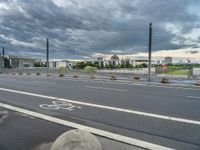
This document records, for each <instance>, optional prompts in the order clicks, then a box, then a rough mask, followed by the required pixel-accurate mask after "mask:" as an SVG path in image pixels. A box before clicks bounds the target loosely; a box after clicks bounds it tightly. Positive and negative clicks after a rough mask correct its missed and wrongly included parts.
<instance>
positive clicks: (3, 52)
mask: <svg viewBox="0 0 200 150" xmlns="http://www.w3.org/2000/svg"><path fill="white" fill-rule="evenodd" d="M2 57H3V58H2V69H4V68H5V62H4V57H5V48H4V47H2Z"/></svg>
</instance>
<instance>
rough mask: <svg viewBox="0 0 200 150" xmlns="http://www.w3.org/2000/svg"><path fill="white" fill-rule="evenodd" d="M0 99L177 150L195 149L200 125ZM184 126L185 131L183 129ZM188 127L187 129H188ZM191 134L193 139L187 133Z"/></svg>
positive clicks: (12, 97) (32, 99)
mask: <svg viewBox="0 0 200 150" xmlns="http://www.w3.org/2000/svg"><path fill="white" fill-rule="evenodd" d="M0 95H1V97H0V102H1V103H5V104H10V105H12V106H17V107H20V108H24V109H28V110H33V111H35V112H40V113H43V114H47V115H50V116H53V117H56V118H60V119H63V120H68V121H72V122H75V123H79V124H82V125H87V126H90V127H95V128H98V129H102V130H105V131H109V132H112V133H117V134H120V135H124V136H128V137H133V138H137V139H140V140H144V141H148V142H152V143H155V144H160V145H163V146H167V147H172V148H176V149H198V148H199V145H200V143H199V140H197V139H199V138H197V137H199V135H200V134H199V133H200V126H198V125H191V124H185V123H179V122H173V121H167V120H162V119H155V118H149V117H145V116H140V115H134V114H129V113H124V112H118V111H112V110H106V109H103V108H102V109H101V108H95V107H89V106H85V105H77V104H74V103H67V102H62V101H58V100H56V99H48V98H38V97H34V96H27V95H21V94H16V93H8V92H2V91H1V92H0ZM186 129H187V130H186ZM188 129H190V131H189V132H188ZM186 134H187V135H193V137H195V139H196V140H194V139H192V138H191V137H190V136H185V135H186Z"/></svg>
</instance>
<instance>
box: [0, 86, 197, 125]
mask: <svg viewBox="0 0 200 150" xmlns="http://www.w3.org/2000/svg"><path fill="white" fill-rule="evenodd" d="M0 90H1V91H7V92H12V93H18V94H23V95H29V96H35V97H40V98H46V99H52V100H59V101H64V102H70V103H74V104H79V105H85V106H90V107H96V108H101V109H107V110H112V111H119V112H124V113H130V114H135V115H141V116H146V117H152V118H158V119H164V120H170V121H176V122H182V123H189V124H195V125H200V121H196V120H189V119H184V118H176V117H172V116H165V115H159V114H153V113H147V112H142V111H134V110H130V109H123V108H118V107H111V106H104V105H99V104H92V103H85V102H80V101H75V100H69V99H64V98H58V97H53V96H46V95H41V94H35V93H29V92H23V91H16V90H11V89H5V88H0Z"/></svg>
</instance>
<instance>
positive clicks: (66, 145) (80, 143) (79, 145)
mask: <svg viewBox="0 0 200 150" xmlns="http://www.w3.org/2000/svg"><path fill="white" fill-rule="evenodd" d="M50 150H102V147H101V144H100V142H99V141H98V139H97V138H96V137H95V136H94V135H92V134H91V133H89V132H86V131H83V130H79V129H76V130H70V131H68V132H65V133H63V134H62V135H61V136H59V137H58V138H57V139H56V140H55V142H54V143H53V145H52V146H51V149H50Z"/></svg>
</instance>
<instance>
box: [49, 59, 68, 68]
mask: <svg viewBox="0 0 200 150" xmlns="http://www.w3.org/2000/svg"><path fill="white" fill-rule="evenodd" d="M66 66H67V63H66V61H64V60H62V61H61V60H50V61H49V67H50V68H59V67H66Z"/></svg>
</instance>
